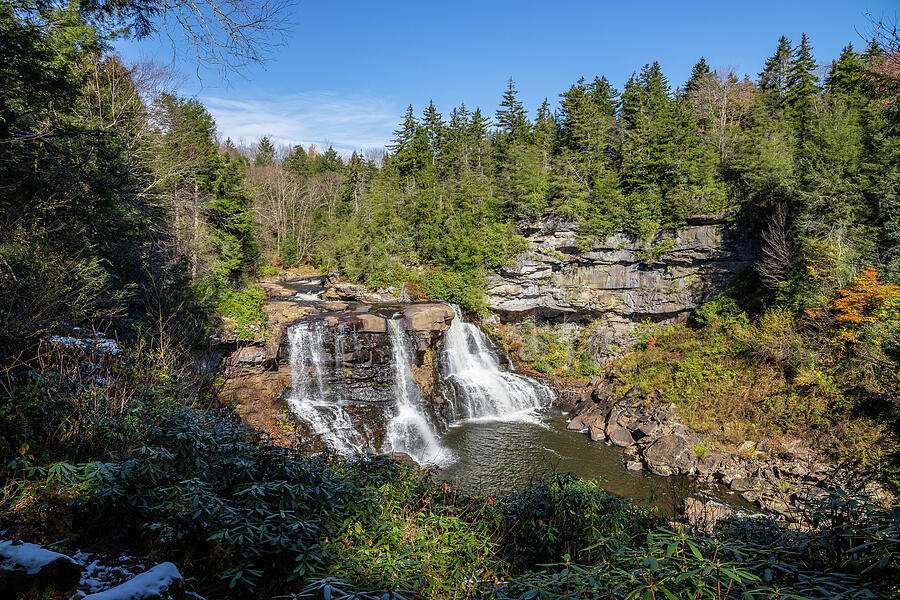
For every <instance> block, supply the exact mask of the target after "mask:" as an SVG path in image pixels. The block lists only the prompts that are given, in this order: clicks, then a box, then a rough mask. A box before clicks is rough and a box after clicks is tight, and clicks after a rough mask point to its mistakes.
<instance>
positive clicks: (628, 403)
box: [566, 374, 890, 521]
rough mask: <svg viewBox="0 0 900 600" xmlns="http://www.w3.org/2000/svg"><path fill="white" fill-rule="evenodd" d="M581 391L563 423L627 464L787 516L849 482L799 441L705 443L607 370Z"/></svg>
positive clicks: (671, 412) (672, 409) (666, 410)
mask: <svg viewBox="0 0 900 600" xmlns="http://www.w3.org/2000/svg"><path fill="white" fill-rule="evenodd" d="M584 397H585V398H586V399H583V400H582V401H581V402H578V403H577V404H576V405H575V407H574V408H573V409H572V411H571V412H570V413H569V414H570V420H569V422H568V423H567V425H566V428H567V429H569V430H571V431H578V432H582V433H587V434H588V435H590V437H591V439H592V440H594V441H598V442H604V443H607V444H611V445H615V446H618V447H620V448H622V450H623V452H624V453H625V455H626V457H627V458H626V468H627V469H629V470H641V469H644V468H646V469H648V470H649V471H651V472H653V473H655V474H657V475H663V476H669V475H694V476H697V477H698V478H699V479H700V481H702V482H704V483H705V484H707V485H713V484H720V485H723V486H726V487H728V488H729V489H730V490H731V491H732V492H734V493H735V494H737V495H740V496H741V497H742V498H743V499H744V500H746V501H747V502H750V503H752V504H754V505H756V506H757V507H759V508H760V509H762V510H764V511H768V512H769V513H773V514H776V515H778V516H779V517H780V518H783V519H784V520H786V521H793V520H796V518H797V515H798V514H799V509H800V508H801V507H802V506H803V505H804V504H805V503H806V502H808V501H810V500H816V499H819V498H821V497H824V496H826V495H827V494H828V493H829V492H828V490H829V489H831V488H835V489H849V488H850V487H852V486H851V485H850V483H849V482H847V481H844V480H839V473H838V472H837V470H836V468H835V467H834V466H832V465H829V464H827V463H824V462H822V461H820V460H818V459H817V458H816V457H815V455H814V453H813V452H812V451H811V450H810V449H809V448H808V447H806V446H805V445H804V444H803V443H802V440H794V441H789V442H773V441H772V440H759V441H758V442H753V441H746V442H744V443H741V444H737V445H736V447H735V448H734V449H732V450H727V449H725V448H719V447H715V446H714V445H712V443H710V444H707V443H704V440H703V439H702V438H700V437H697V436H695V435H692V434H691V433H690V432H689V431H688V430H687V429H686V428H685V427H684V425H682V424H681V423H679V422H678V420H677V418H676V416H675V407H674V406H667V407H663V406H659V405H657V404H654V403H652V402H651V401H650V399H649V397H648V396H647V395H646V394H644V393H643V392H641V390H640V389H639V388H636V387H632V388H630V389H627V390H626V389H624V388H623V386H622V384H621V382H620V380H619V379H618V377H617V376H616V375H614V374H610V375H608V376H606V377H601V378H598V379H597V380H595V381H593V382H592V383H591V384H590V391H589V393H585V394H584ZM869 487H870V488H871V487H872V486H871V485H870V486H869ZM873 489H874V488H873ZM867 491H868V490H867ZM868 495H869V496H870V497H872V498H873V499H876V498H881V497H885V498H888V497H890V495H889V494H886V493H881V494H877V493H876V494H873V493H871V492H868Z"/></svg>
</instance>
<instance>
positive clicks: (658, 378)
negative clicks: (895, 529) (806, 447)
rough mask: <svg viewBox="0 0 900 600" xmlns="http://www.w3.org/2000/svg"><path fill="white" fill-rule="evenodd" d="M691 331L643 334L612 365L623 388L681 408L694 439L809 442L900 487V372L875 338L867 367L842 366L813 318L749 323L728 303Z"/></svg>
mask: <svg viewBox="0 0 900 600" xmlns="http://www.w3.org/2000/svg"><path fill="white" fill-rule="evenodd" d="M692 321H693V323H692V326H691V327H686V326H672V327H668V328H666V329H664V330H661V329H656V330H654V329H652V328H651V329H649V330H648V331H647V332H645V333H644V335H643V336H642V343H640V344H639V345H637V346H636V348H635V349H636V351H635V352H633V353H631V354H629V355H626V356H624V357H622V358H620V359H619V360H617V361H616V363H615V364H614V368H616V370H618V371H620V372H621V376H622V378H623V381H624V383H625V385H628V386H631V385H637V386H638V387H639V388H641V389H642V390H644V391H645V392H647V393H655V394H656V396H655V401H657V402H660V403H674V404H675V405H677V406H678V407H679V408H680V413H681V416H682V418H683V419H684V420H685V422H686V423H687V424H688V425H690V426H691V428H692V429H694V430H696V431H698V432H701V433H703V434H705V435H708V436H710V437H712V438H714V439H717V440H718V441H719V442H721V443H723V444H738V443H740V442H742V441H743V440H744V439H747V438H753V437H760V436H765V437H769V438H770V439H779V438H781V437H783V436H793V437H803V438H804V439H805V440H806V441H807V442H808V443H810V444H811V445H812V446H813V447H815V448H817V449H818V450H820V451H821V452H822V453H824V454H825V455H827V456H828V457H829V458H830V459H831V460H833V461H835V462H846V463H849V464H852V465H854V466H855V468H857V469H860V470H863V471H867V472H869V473H870V474H871V475H873V476H875V477H879V478H881V479H882V480H884V481H886V482H887V483H889V485H892V486H894V485H896V481H897V480H896V476H895V475H894V473H896V471H897V464H898V463H897V459H898V456H900V455H898V453H897V451H896V448H897V442H898V440H897V436H896V433H895V431H894V424H896V422H897V421H896V419H897V413H896V412H895V410H896V408H895V407H896V400H895V399H894V398H893V397H892V394H893V392H892V390H893V387H892V386H893V382H894V381H895V380H896V377H897V376H898V375H897V374H898V373H900V368H898V365H900V362H893V359H890V358H887V357H886V356H885V355H884V354H881V353H880V349H878V345H877V344H878V343H877V342H875V341H874V340H875V337H873V340H872V343H873V344H874V345H873V346H870V347H869V349H868V350H866V351H865V352H864V354H865V356H866V358H865V359H863V358H861V357H858V356H857V357H856V358H851V357H849V356H842V355H841V354H840V351H839V350H838V349H837V348H836V347H835V346H833V345H831V344H827V345H825V346H824V347H823V346H822V345H821V344H819V343H817V342H818V341H819V340H820V339H821V338H820V337H819V335H820V334H819V333H811V332H810V330H809V329H808V328H809V327H810V325H811V323H810V321H808V317H807V318H804V319H800V318H798V317H796V316H795V315H794V314H793V313H792V311H790V310H789V309H787V308H785V307H772V308H769V309H767V310H766V311H765V312H763V313H762V314H760V315H758V316H756V317H755V318H750V317H749V316H748V315H747V314H746V313H745V312H744V311H743V310H742V309H741V308H740V307H739V306H738V304H737V302H736V301H735V300H734V298H733V297H732V295H731V294H730V293H726V294H722V295H720V296H718V297H716V298H715V299H713V300H712V301H710V302H708V303H706V304H704V305H703V306H702V307H701V308H700V309H699V310H698V311H697V312H696V313H695V314H694V316H693V319H692ZM811 335H812V336H815V337H812V339H810V336H811ZM867 343H868V342H867ZM876 356H879V357H880V358H875V357H876ZM869 361H871V362H869ZM876 364H877V365H880V366H879V367H875V365H876ZM873 440H878V441H877V443H874V444H873V443H872V441H873Z"/></svg>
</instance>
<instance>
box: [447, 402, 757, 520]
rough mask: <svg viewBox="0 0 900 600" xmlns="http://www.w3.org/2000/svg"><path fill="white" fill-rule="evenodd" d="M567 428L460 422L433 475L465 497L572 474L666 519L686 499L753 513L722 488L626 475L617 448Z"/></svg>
mask: <svg viewBox="0 0 900 600" xmlns="http://www.w3.org/2000/svg"><path fill="white" fill-rule="evenodd" d="M565 425H566V420H565V416H564V415H562V414H560V413H553V414H548V415H544V416H543V418H535V419H534V420H530V421H524V420H519V421H513V422H502V421H466V422H462V423H460V424H457V425H456V426H454V427H451V428H450V430H449V431H448V432H447V433H446V435H445V436H444V438H443V443H444V444H445V445H446V446H447V447H448V448H449V449H450V450H452V451H453V452H454V453H455V454H456V462H454V463H453V464H452V465H450V466H448V467H445V468H444V469H442V470H440V471H439V472H438V474H437V476H438V478H439V479H440V480H443V481H447V482H448V483H450V484H451V485H454V486H455V487H457V488H458V489H459V490H460V491H462V492H464V493H479V492H481V493H486V494H503V493H507V492H510V491H514V490H516V489H521V488H523V487H525V486H526V485H528V484H529V483H530V482H533V481H535V480H537V479H538V478H540V477H541V475H542V474H544V473H548V472H558V473H572V474H574V475H577V476H578V477H581V478H583V479H592V480H602V483H601V485H602V486H603V488H604V489H606V490H607V491H608V492H611V493H613V494H616V495H619V496H627V497H630V498H633V499H634V500H636V501H637V502H639V503H645V504H649V505H652V506H656V507H658V508H659V510H660V512H661V513H662V514H664V515H672V514H674V512H675V506H676V505H677V504H678V502H679V501H680V500H683V499H684V498H686V497H688V496H694V497H696V498H700V499H703V500H713V501H717V502H720V503H722V504H726V505H728V506H730V507H732V508H735V509H738V510H746V511H753V507H752V506H751V505H749V504H748V503H746V502H745V501H744V500H743V499H742V498H741V497H740V496H738V495H736V494H734V493H732V492H730V491H729V490H727V489H726V488H723V487H721V486H713V487H710V486H700V485H698V482H697V481H696V480H695V479H693V478H691V477H660V476H658V475H654V474H652V473H650V472H649V471H646V470H644V471H629V470H627V469H626V468H625V462H626V460H627V456H626V455H625V454H624V453H623V452H622V451H621V450H620V449H619V448H617V447H614V446H612V447H611V446H607V445H606V444H604V443H601V442H594V441H592V440H591V439H590V438H589V437H588V436H587V435H584V434H580V433H577V432H573V431H568V430H566V428H565Z"/></svg>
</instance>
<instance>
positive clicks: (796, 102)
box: [784, 33, 819, 140]
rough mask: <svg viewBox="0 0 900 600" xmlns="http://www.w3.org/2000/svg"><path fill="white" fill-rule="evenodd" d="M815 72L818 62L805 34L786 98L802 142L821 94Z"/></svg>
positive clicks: (797, 51)
mask: <svg viewBox="0 0 900 600" xmlns="http://www.w3.org/2000/svg"><path fill="white" fill-rule="evenodd" d="M815 70H816V61H815V60H813V56H812V47H811V46H810V45H809V39H808V38H807V37H806V34H805V33H804V34H803V37H802V38H801V40H800V45H799V46H797V48H796V50H795V52H794V59H793V60H792V61H791V64H790V70H789V71H788V80H787V93H786V94H785V98H784V100H785V105H786V107H787V109H788V111H789V113H790V116H791V118H792V119H793V121H794V122H795V123H796V125H797V127H798V130H799V132H800V139H801V140H803V139H804V138H805V136H806V134H807V132H808V131H809V121H810V119H811V118H812V114H811V113H812V108H813V104H814V103H815V101H816V96H817V95H818V93H819V86H818V81H819V79H818V77H816V75H815Z"/></svg>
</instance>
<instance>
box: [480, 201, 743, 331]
mask: <svg viewBox="0 0 900 600" xmlns="http://www.w3.org/2000/svg"><path fill="white" fill-rule="evenodd" d="M520 231H521V232H522V234H523V235H524V236H525V237H526V239H527V240H528V242H529V244H530V249H529V250H528V251H526V252H524V253H523V254H521V255H520V256H519V257H518V259H517V260H516V262H515V264H513V265H511V266H507V267H503V268H501V269H500V270H499V271H498V272H497V273H496V274H495V275H494V276H492V277H490V278H489V280H488V289H487V294H488V304H489V306H490V308H491V309H492V310H494V311H495V312H496V313H498V314H499V316H500V318H501V320H503V321H506V322H509V321H517V320H520V319H522V318H524V317H527V316H530V315H533V316H534V317H535V318H537V319H539V320H549V321H556V322H559V321H567V322H573V321H575V322H589V321H594V320H600V321H601V324H602V325H604V326H606V327H608V328H609V329H610V332H611V334H612V335H613V337H618V338H621V337H623V336H624V335H627V334H628V333H630V332H631V331H632V329H633V328H634V326H635V324H636V323H638V322H640V321H642V320H643V319H646V318H648V317H649V318H650V319H652V320H653V321H654V322H658V321H667V320H678V319H683V318H685V317H686V316H687V315H688V314H690V313H691V312H692V311H693V310H695V309H696V308H697V307H698V306H700V304H702V303H703V302H705V301H706V300H708V299H709V298H710V297H712V296H713V295H715V294H717V293H719V292H721V291H723V290H724V289H725V288H726V287H727V286H728V285H729V284H730V283H731V282H732V281H733V280H734V278H735V276H736V275H737V274H738V273H739V272H741V271H742V270H744V269H747V268H749V267H751V266H752V264H753V260H754V257H755V255H756V248H755V247H754V245H753V243H751V242H750V241H748V240H747V239H743V238H742V237H740V236H738V235H736V234H735V233H734V232H733V231H732V230H731V229H730V227H729V224H728V222H727V221H726V220H725V219H724V218H723V217H715V216H696V217H691V218H690V219H688V221H687V223H686V225H685V226H684V227H682V228H681V229H678V230H675V231H671V230H669V231H660V232H658V233H657V234H656V235H655V236H654V237H653V238H652V239H651V240H649V241H644V240H640V239H638V238H636V237H635V236H633V235H629V234H617V235H613V236H610V237H608V238H605V239H602V240H597V241H596V242H595V243H594V244H593V245H592V247H590V248H583V247H579V243H578V237H577V226H576V225H575V224H573V223H569V222H565V221H561V220H558V219H546V220H541V221H536V222H528V223H524V224H522V225H521V226H520Z"/></svg>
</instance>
